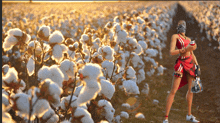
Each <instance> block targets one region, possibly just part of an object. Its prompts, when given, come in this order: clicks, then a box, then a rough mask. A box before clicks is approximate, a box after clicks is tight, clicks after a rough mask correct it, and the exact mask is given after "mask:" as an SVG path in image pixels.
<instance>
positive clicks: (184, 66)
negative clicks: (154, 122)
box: [163, 20, 199, 123]
mask: <svg viewBox="0 0 220 123" xmlns="http://www.w3.org/2000/svg"><path fill="white" fill-rule="evenodd" d="M185 32H186V22H185V21H184V20H180V21H179V22H178V26H177V33H178V34H173V35H172V38H171V44H170V54H171V55H177V54H180V55H179V57H178V59H177V60H176V64H175V66H174V70H175V71H174V74H173V75H174V77H173V85H172V89H171V91H170V93H169V95H168V97H167V104H166V112H165V119H164V120H163V123H168V115H169V112H170V108H171V106H172V103H173V99H174V96H175V93H176V92H177V90H178V89H180V88H181V87H183V86H184V85H186V84H187V83H188V91H187V94H186V99H187V103H188V114H187V115H186V120H187V121H191V122H194V123H198V122H199V121H198V120H196V118H195V117H194V116H193V115H192V114H191V107H192V100H193V93H192V92H191V84H192V81H193V80H194V78H195V64H196V65H198V62H197V60H196V57H195V55H194V54H193V50H195V49H196V48H197V46H196V44H195V43H194V41H191V39H190V38H188V37H186V36H185ZM175 47H177V48H178V49H177V50H176V49H175Z"/></svg>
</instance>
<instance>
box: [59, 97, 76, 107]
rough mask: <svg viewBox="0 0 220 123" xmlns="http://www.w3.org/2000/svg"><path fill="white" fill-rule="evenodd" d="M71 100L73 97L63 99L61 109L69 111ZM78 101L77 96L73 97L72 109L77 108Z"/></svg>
mask: <svg viewBox="0 0 220 123" xmlns="http://www.w3.org/2000/svg"><path fill="white" fill-rule="evenodd" d="M70 98H71V95H69V96H67V97H62V98H61V109H63V110H67V106H68V105H69V101H70ZM76 99H77V97H76V96H72V100H71V103H70V106H71V107H77V104H76Z"/></svg>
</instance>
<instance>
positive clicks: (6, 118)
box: [2, 104, 15, 123]
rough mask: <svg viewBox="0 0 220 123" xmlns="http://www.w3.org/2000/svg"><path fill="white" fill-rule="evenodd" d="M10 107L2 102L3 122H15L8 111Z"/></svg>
mask: <svg viewBox="0 0 220 123" xmlns="http://www.w3.org/2000/svg"><path fill="white" fill-rule="evenodd" d="M7 110H8V108H7V107H6V106H5V105H4V104H2V123H15V121H14V120H13V119H12V116H11V115H10V114H9V113H8V112H7Z"/></svg>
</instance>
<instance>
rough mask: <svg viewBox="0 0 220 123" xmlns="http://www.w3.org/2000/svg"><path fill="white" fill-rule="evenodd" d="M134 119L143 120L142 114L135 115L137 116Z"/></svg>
mask: <svg viewBox="0 0 220 123" xmlns="http://www.w3.org/2000/svg"><path fill="white" fill-rule="evenodd" d="M135 118H138V119H145V116H144V115H143V114H142V113H137V114H136V115H135Z"/></svg>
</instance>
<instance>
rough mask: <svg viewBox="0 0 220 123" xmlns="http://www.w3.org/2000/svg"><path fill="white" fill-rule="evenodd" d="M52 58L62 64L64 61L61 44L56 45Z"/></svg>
mask: <svg viewBox="0 0 220 123" xmlns="http://www.w3.org/2000/svg"><path fill="white" fill-rule="evenodd" d="M51 58H52V59H53V60H55V61H56V62H57V63H60V62H61V61H62V60H63V51H62V48H61V46H60V45H59V44H56V45H55V46H54V47H53V53H52V57H51Z"/></svg>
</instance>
